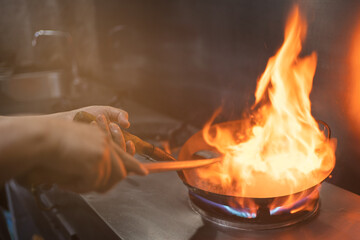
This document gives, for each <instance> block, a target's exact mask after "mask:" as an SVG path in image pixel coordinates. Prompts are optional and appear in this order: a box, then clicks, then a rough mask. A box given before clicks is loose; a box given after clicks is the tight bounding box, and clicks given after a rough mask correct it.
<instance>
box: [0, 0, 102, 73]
mask: <svg viewBox="0 0 360 240" xmlns="http://www.w3.org/2000/svg"><path fill="white" fill-rule="evenodd" d="M0 6H1V7H0V56H1V57H0V61H1V62H2V63H3V64H5V63H6V64H8V65H11V67H13V68H16V69H19V68H23V67H26V69H31V70H33V69H34V66H35V65H36V67H35V68H37V67H44V66H47V67H48V68H61V67H64V65H66V64H68V63H69V62H71V61H69V59H68V58H67V57H68V55H66V54H64V52H66V50H67V48H68V46H66V44H65V43H64V41H61V40H60V39H58V38H51V37H45V38H46V40H42V39H41V40H40V41H39V44H38V46H36V47H32V45H31V40H32V38H33V34H34V33H35V32H36V31H38V30H40V29H53V30H61V31H65V32H69V33H70V34H71V35H72V37H73V39H74V46H75V56H76V58H77V60H78V63H79V67H80V70H82V71H83V72H85V73H87V74H90V75H97V76H99V75H100V72H101V69H100V64H99V58H98V44H97V33H96V29H95V21H96V18H95V6H94V4H93V1H92V0H74V1H73V0H32V1H26V0H0ZM45 38H44V39H45Z"/></svg>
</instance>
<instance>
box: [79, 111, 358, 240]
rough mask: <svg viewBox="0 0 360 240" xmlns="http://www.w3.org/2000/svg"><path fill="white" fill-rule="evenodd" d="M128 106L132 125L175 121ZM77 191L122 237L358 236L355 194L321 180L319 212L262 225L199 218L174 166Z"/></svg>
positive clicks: (171, 124) (230, 239) (182, 239)
mask: <svg viewBox="0 0 360 240" xmlns="http://www.w3.org/2000/svg"><path fill="white" fill-rule="evenodd" d="M130 105H131V106H133V105H132V104H130ZM131 106H130V109H136V110H135V111H129V113H130V116H131V119H133V122H134V124H133V129H138V130H139V129H141V126H142V122H143V121H144V120H142V119H146V118H147V119H150V120H149V121H147V123H148V124H149V125H148V127H150V126H151V122H152V121H155V122H157V121H161V122H162V124H159V126H160V125H161V126H167V125H168V127H169V128H170V129H171V127H174V126H176V125H178V124H179V123H178V122H177V121H175V120H173V119H169V118H167V117H166V116H161V115H158V114H157V113H155V112H146V113H147V114H146V115H138V114H139V113H140V112H141V113H142V114H144V109H139V108H138V107H135V108H134V107H131ZM137 110H140V111H137ZM166 123H169V124H166ZM145 125H146V124H145ZM155 126H156V124H155ZM153 131H155V132H159V131H158V129H153ZM137 134H139V135H141V132H138V133H137ZM136 157H137V158H138V159H139V160H140V161H146V159H144V158H143V157H141V156H136ZM82 197H83V199H84V200H85V202H86V203H87V204H88V205H89V206H90V207H91V208H92V209H93V210H94V211H95V212H96V213H97V214H98V215H99V216H100V217H101V218H102V219H103V220H104V222H105V223H106V224H107V225H108V226H109V227H110V228H111V229H112V230H113V231H114V232H115V233H116V234H117V235H118V236H119V237H120V238H121V239H124V240H127V239H131V240H137V239H139V240H144V239H157V240H162V239H166V240H168V239H171V240H185V239H191V240H203V239H204V240H205V239H206V240H217V239H219V240H220V239H221V240H235V239H260V238H261V239H262V238H264V237H266V238H267V239H289V238H291V239H304V238H306V239H341V238H342V239H359V236H360V196H358V195H356V194H353V193H351V192H349V191H346V190H344V189H342V188H339V187H336V186H335V185H332V184H329V183H326V182H325V183H323V184H322V187H321V191H320V210H319V214H317V215H316V216H315V217H313V218H312V219H309V220H308V221H305V222H302V223H300V224H296V225H294V226H291V227H285V228H282V229H276V230H265V231H241V230H236V229H231V228H224V227H220V226H218V225H214V224H213V223H210V222H207V221H206V220H204V219H202V218H201V216H200V215H198V214H197V213H195V212H194V211H193V210H192V209H191V207H190V204H189V197H188V192H187V188H186V187H185V186H184V184H183V183H182V182H181V180H180V179H179V177H178V176H177V174H176V172H166V173H157V174H151V175H148V176H146V177H137V176H131V177H128V178H127V179H125V180H124V181H122V182H121V183H119V184H118V185H116V186H115V187H114V188H113V189H112V190H111V191H109V192H108V193H106V194H96V193H92V194H87V195H83V196H82Z"/></svg>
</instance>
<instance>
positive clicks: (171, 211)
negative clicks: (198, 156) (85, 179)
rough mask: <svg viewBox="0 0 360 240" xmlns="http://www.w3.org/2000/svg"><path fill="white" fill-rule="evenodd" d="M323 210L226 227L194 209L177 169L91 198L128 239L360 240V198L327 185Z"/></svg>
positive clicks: (137, 179)
mask: <svg viewBox="0 0 360 240" xmlns="http://www.w3.org/2000/svg"><path fill="white" fill-rule="evenodd" d="M320 196H321V206H320V213H319V214H318V215H317V216H316V217H315V218H313V219H310V220H309V221H306V222H303V223H300V224H298V225H295V226H292V227H286V228H282V229H278V230H267V231H256V232H255V231H254V232H249V231H239V230H233V229H226V228H220V227H218V226H216V225H213V224H211V223H209V222H205V221H203V220H202V218H201V217H200V216H199V215H198V214H196V213H195V212H193V210H192V209H191V208H190V205H189V202H188V196H187V189H186V187H185V186H184V185H183V184H182V182H181V180H180V179H179V178H178V176H177V174H176V173H175V172H168V173H158V174H152V175H149V176H146V177H129V178H128V179H126V180H124V181H123V182H121V183H120V184H118V185H117V186H116V187H115V188H114V189H112V190H111V191H110V192H108V193H106V194H105V195H98V194H88V195H84V196H83V198H84V199H85V201H86V202H87V203H88V204H89V205H90V206H91V207H92V208H93V209H94V210H95V212H96V213H97V214H98V215H99V216H100V217H101V218H102V219H103V220H104V221H105V222H106V223H107V224H108V225H109V226H110V228H112V229H113V231H114V232H115V233H116V234H117V235H118V236H119V237H120V238H122V239H125V240H128V239H131V240H145V239H152V240H154V239H156V240H162V239H166V240H168V239H171V240H185V239H191V240H202V239H204V240H205V239H206V240H217V239H219V240H220V239H221V240H235V239H260V238H264V237H266V238H267V239H337V240H338V239H360V196H358V195H356V194H353V193H351V192H349V191H346V190H343V189H341V188H339V187H336V186H334V185H331V184H329V183H324V184H323V186H322V189H321V194H320Z"/></svg>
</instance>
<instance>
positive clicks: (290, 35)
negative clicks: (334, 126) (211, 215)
mask: <svg viewBox="0 0 360 240" xmlns="http://www.w3.org/2000/svg"><path fill="white" fill-rule="evenodd" d="M305 35H306V22H305V21H304V20H303V19H302V18H301V16H300V14H299V9H298V7H295V8H294V9H293V11H292V13H291V14H290V17H289V19H288V22H287V25H286V29H285V37H284V43H283V44H282V46H281V48H280V49H279V50H278V52H277V53H276V54H275V56H273V57H271V58H270V59H269V61H268V63H267V66H266V69H265V71H264V73H263V74H262V75H261V77H260V78H259V80H258V84H257V88H256V92H255V98H256V100H255V104H254V105H253V109H254V112H253V113H252V118H251V119H248V120H247V121H243V122H247V123H248V124H249V125H248V126H246V127H245V130H244V131H243V132H242V133H241V134H238V133H237V135H236V136H235V137H234V132H233V131H232V130H231V129H229V128H224V127H221V126H216V125H215V134H214V133H213V132H212V131H211V130H213V128H214V126H213V127H211V122H212V120H213V119H211V120H210V122H208V123H207V124H206V125H205V127H204V131H203V137H204V139H205V141H206V142H207V144H209V145H211V146H213V147H216V148H217V150H218V151H220V152H221V153H223V154H224V159H223V161H222V163H221V164H217V165H212V166H211V167H209V168H206V169H204V170H200V171H198V175H199V177H200V178H201V179H203V180H204V179H206V180H207V181H208V182H209V183H210V184H213V185H216V186H219V185H220V186H221V189H222V190H221V191H222V192H221V193H226V194H232V195H234V194H236V195H241V196H247V197H274V196H283V195H289V194H293V193H296V192H299V191H302V190H305V189H307V188H310V187H312V186H315V185H316V184H318V183H320V182H321V181H322V180H324V179H325V178H326V177H327V176H328V174H329V173H330V172H331V171H332V169H333V168H334V165H335V154H334V153H335V145H336V143H335V140H328V139H327V138H326V137H325V135H324V133H323V132H322V131H321V130H320V129H319V126H318V124H317V121H316V120H315V119H314V117H313V116H312V115H311V103H310V99H309V95H310V92H311V88H312V81H313V77H314V74H315V69H316V61H317V55H316V53H312V54H310V55H309V56H306V57H303V58H300V57H299V54H300V52H301V44H302V41H303V39H304V37H305ZM250 122H251V124H250Z"/></svg>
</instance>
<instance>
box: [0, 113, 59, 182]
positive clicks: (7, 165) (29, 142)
mask: <svg viewBox="0 0 360 240" xmlns="http://www.w3.org/2000/svg"><path fill="white" fill-rule="evenodd" d="M47 124H48V123H47V122H46V121H44V120H40V119H33V118H31V117H17V118H7V117H5V118H4V117H3V118H1V119H0V133H1V138H0V182H4V181H6V180H8V179H9V178H12V177H16V176H18V175H20V174H22V173H24V172H26V171H28V170H30V169H31V168H33V167H34V166H36V165H37V164H39V163H40V162H41V161H43V160H44V159H46V158H47V157H49V155H50V152H51V151H52V149H54V147H53V145H54V142H53V141H52V140H51V138H50V137H49V136H48V135H47V134H46V125H47Z"/></svg>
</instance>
